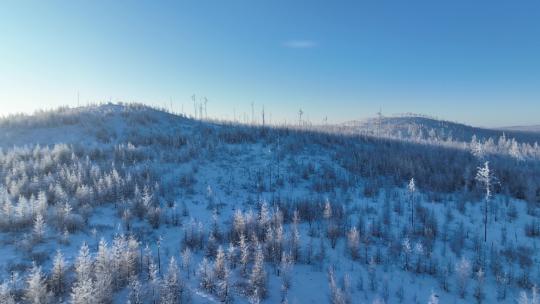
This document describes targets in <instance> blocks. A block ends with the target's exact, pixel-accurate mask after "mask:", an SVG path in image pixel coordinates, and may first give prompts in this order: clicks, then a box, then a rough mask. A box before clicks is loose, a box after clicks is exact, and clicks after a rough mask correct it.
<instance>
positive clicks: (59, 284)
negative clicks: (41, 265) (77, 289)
mask: <svg viewBox="0 0 540 304" xmlns="http://www.w3.org/2000/svg"><path fill="white" fill-rule="evenodd" d="M65 287H66V261H65V259H64V255H63V254H62V252H61V251H60V250H58V251H56V255H55V256H54V260H53V267H52V271H51V288H52V291H53V293H54V294H55V295H56V296H58V295H62V294H64V292H65Z"/></svg>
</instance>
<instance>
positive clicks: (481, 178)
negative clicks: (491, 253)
mask: <svg viewBox="0 0 540 304" xmlns="http://www.w3.org/2000/svg"><path fill="white" fill-rule="evenodd" d="M494 179H495V177H494V175H493V173H492V172H491V169H490V168H489V162H488V161H486V162H485V163H484V166H483V167H479V168H478V171H477V172H476V180H477V181H478V182H480V183H481V184H482V186H483V187H484V190H485V196H484V242H487V224H488V205H489V201H490V200H491V188H492V186H493V182H494Z"/></svg>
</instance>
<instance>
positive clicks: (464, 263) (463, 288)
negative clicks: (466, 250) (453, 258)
mask: <svg viewBox="0 0 540 304" xmlns="http://www.w3.org/2000/svg"><path fill="white" fill-rule="evenodd" d="M456 275H457V286H458V292H459V296H460V297H462V298H465V295H466V294H467V283H468V281H469V277H470V276H471V263H470V262H469V260H467V258H465V257H462V258H461V260H460V261H459V262H458V263H457V264H456Z"/></svg>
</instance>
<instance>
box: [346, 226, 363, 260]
mask: <svg viewBox="0 0 540 304" xmlns="http://www.w3.org/2000/svg"><path fill="white" fill-rule="evenodd" d="M347 246H348V248H349V253H350V255H351V257H352V259H353V260H356V259H358V257H359V249H360V234H359V233H358V229H356V227H355V226H353V227H352V228H351V229H350V230H349V233H348V234H347Z"/></svg>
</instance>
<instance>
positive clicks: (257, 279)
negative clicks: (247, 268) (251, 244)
mask: <svg viewBox="0 0 540 304" xmlns="http://www.w3.org/2000/svg"><path fill="white" fill-rule="evenodd" d="M266 281H267V278H266V271H265V270H264V254H263V252H262V248H261V246H260V245H259V246H257V249H256V251H255V261H254V264H253V268H252V269H251V275H250V277H249V288H250V290H251V293H252V294H253V295H255V294H256V295H257V297H258V298H259V300H260V299H264V298H265V297H266V292H267V288H266Z"/></svg>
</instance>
